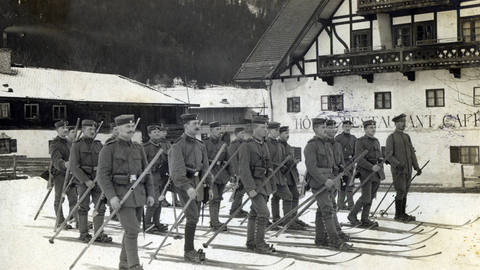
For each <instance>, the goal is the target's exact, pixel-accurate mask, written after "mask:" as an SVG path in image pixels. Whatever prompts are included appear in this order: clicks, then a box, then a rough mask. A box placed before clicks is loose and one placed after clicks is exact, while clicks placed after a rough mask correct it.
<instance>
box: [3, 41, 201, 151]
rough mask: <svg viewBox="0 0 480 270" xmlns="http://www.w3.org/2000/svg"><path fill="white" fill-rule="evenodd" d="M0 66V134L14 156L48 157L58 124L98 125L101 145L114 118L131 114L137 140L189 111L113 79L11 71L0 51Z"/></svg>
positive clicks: (39, 70) (136, 84) (166, 98)
mask: <svg viewBox="0 0 480 270" xmlns="http://www.w3.org/2000/svg"><path fill="white" fill-rule="evenodd" d="M0 64H1V65H0V132H1V133H5V135H7V136H10V137H11V138H14V139H16V140H17V154H19V155H26V156H29V157H46V156H48V140H51V139H53V138H54V137H55V136H56V132H55V131H54V123H55V122H57V121H59V120H68V121H69V122H70V124H72V125H75V123H76V121H77V118H80V119H93V120H96V121H98V122H100V121H103V125H102V127H103V128H102V129H101V130H100V134H99V135H98V139H100V140H102V141H104V140H105V139H106V138H108V137H109V136H110V135H109V134H108V132H109V128H108V127H109V124H110V123H112V122H114V119H115V117H116V116H118V115H120V114H134V115H135V117H137V118H138V117H140V119H141V120H140V122H139V125H138V128H137V130H139V131H141V132H138V134H136V137H135V138H136V140H138V141H141V140H142V139H143V140H145V139H147V132H146V131H147V128H146V127H147V125H148V124H150V123H158V124H161V125H164V126H167V127H168V126H170V125H176V124H177V123H179V122H180V115H181V114H183V113H184V112H185V111H186V109H187V108H188V107H193V106H195V105H193V104H188V103H186V102H184V101H182V100H179V99H176V98H173V97H170V96H168V95H165V94H163V93H159V92H158V91H156V90H154V89H152V88H150V87H148V86H146V85H143V84H142V83H139V82H137V81H134V80H131V79H128V78H125V77H122V76H119V75H112V74H98V73H87V72H77V71H67V70H54V69H42V68H16V67H13V68H11V67H10V51H9V50H6V49H0ZM171 135H172V134H171ZM176 135H177V136H178V135H180V134H176ZM142 137H143V138H142Z"/></svg>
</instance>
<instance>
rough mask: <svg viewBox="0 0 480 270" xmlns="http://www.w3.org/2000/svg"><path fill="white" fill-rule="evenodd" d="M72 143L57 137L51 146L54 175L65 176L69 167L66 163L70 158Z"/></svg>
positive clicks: (52, 171)
mask: <svg viewBox="0 0 480 270" xmlns="http://www.w3.org/2000/svg"><path fill="white" fill-rule="evenodd" d="M71 146H72V143H71V142H70V141H69V140H68V139H66V138H65V139H63V138H61V137H60V136H57V137H55V139H53V141H52V143H51V144H50V153H51V158H52V169H51V171H50V172H51V173H52V175H65V173H66V172H67V167H65V162H67V161H68V159H69V158H70V147H71Z"/></svg>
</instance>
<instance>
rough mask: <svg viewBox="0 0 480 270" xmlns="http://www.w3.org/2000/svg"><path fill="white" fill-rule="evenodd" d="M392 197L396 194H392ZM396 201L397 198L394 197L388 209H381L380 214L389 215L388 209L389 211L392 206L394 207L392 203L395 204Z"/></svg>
mask: <svg viewBox="0 0 480 270" xmlns="http://www.w3.org/2000/svg"><path fill="white" fill-rule="evenodd" d="M392 197H394V196H392ZM394 202H395V199H393V201H392V203H390V204H389V205H388V207H387V209H385V210H380V216H382V217H384V216H388V213H387V211H388V209H390V207H392V205H393V203H394Z"/></svg>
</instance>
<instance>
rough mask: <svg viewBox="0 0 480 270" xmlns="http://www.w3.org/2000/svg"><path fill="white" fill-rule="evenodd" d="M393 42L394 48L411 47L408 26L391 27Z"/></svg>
mask: <svg viewBox="0 0 480 270" xmlns="http://www.w3.org/2000/svg"><path fill="white" fill-rule="evenodd" d="M393 42H394V44H395V47H400V46H405V47H410V46H412V37H411V31H410V25H398V26H394V27H393Z"/></svg>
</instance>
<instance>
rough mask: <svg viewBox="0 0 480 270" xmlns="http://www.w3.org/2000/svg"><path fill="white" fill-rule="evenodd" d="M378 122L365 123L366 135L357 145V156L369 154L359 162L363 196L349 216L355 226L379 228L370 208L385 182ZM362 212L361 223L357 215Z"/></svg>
mask: <svg viewBox="0 0 480 270" xmlns="http://www.w3.org/2000/svg"><path fill="white" fill-rule="evenodd" d="M376 124H377V123H376V122H375V121H373V120H367V121H365V122H363V129H364V130H365V135H364V136H362V137H360V138H358V140H357V142H356V143H355V154H356V155H359V154H361V153H363V151H365V150H368V153H367V154H366V155H365V156H364V157H363V158H361V159H360V160H359V161H358V163H357V164H358V172H359V174H360V181H361V182H362V184H363V186H362V196H361V197H360V198H359V199H358V200H357V202H356V203H355V205H354V206H353V209H352V211H350V213H349V214H348V216H347V219H348V220H349V221H350V223H351V224H352V225H354V226H357V225H360V226H362V227H371V226H374V227H378V223H377V222H376V221H372V220H370V219H369V218H368V217H369V215H370V208H371V207H372V201H373V199H374V198H375V196H376V195H377V191H378V187H379V186H380V181H382V180H385V173H384V172H383V165H379V163H381V162H382V160H383V157H382V150H381V148H380V142H379V141H378V139H377V138H375V137H374V135H375V133H376V131H377V127H376ZM372 172H374V174H373V176H372V177H371V178H370V179H369V180H368V182H367V183H365V184H364V182H365V181H366V178H367V177H368V175H370V173H372ZM360 210H362V217H361V221H359V220H358V218H357V214H358V212H360Z"/></svg>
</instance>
